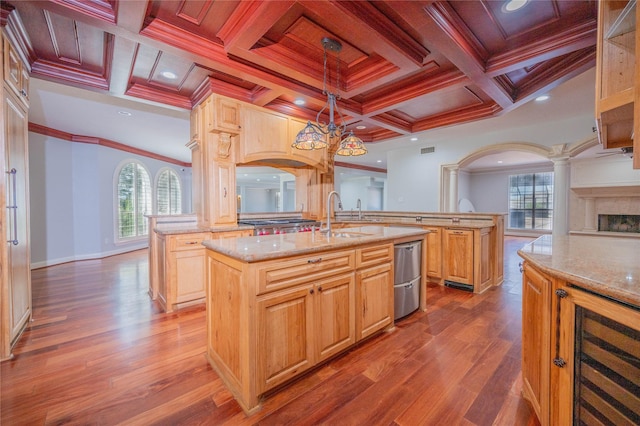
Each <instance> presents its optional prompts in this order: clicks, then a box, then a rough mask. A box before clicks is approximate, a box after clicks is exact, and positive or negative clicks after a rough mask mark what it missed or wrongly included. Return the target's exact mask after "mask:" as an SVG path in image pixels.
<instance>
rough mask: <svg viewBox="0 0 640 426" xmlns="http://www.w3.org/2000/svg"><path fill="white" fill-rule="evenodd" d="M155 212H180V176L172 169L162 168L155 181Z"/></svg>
mask: <svg viewBox="0 0 640 426" xmlns="http://www.w3.org/2000/svg"><path fill="white" fill-rule="evenodd" d="M156 212H157V213H158V214H180V213H182V189H181V187H180V178H179V177H178V174H177V173H176V172H175V171H173V170H172V169H169V168H167V169H163V170H161V171H160V173H159V174H158V181H157V183H156Z"/></svg>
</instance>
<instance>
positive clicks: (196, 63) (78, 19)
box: [2, 0, 596, 142]
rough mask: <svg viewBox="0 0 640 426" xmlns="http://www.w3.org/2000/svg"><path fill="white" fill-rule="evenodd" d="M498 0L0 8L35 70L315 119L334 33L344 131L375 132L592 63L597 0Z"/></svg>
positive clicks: (119, 89) (368, 136)
mask: <svg viewBox="0 0 640 426" xmlns="http://www.w3.org/2000/svg"><path fill="white" fill-rule="evenodd" d="M504 3H505V1H494V0H475V1H459V0H458V1H441V2H433V1H419V0H415V1H395V0H394V1H289V0H283V1H279V0H274V1H251V0H242V1H233V0H180V1H177V0H176V1H157V0H156V1H124V0H108V1H107V0H84V1H80V0H51V1H24V0H21V1H15V0H10V1H9V2H3V5H2V8H3V19H7V16H8V12H9V11H11V10H12V9H13V8H15V10H16V11H17V15H18V16H19V20H16V21H15V23H13V25H16V27H17V31H15V33H16V34H18V35H19V37H20V38H21V40H20V43H22V44H23V46H24V47H25V50H26V52H27V53H28V58H27V59H28V61H29V63H30V64H31V75H32V76H33V77H36V78H40V79H45V80H51V81H54V82H58V83H63V84H66V85H72V86H76V87H80V88H85V89H90V90H94V91H98V92H103V93H109V94H111V95H114V96H118V97H127V98H130V99H135V100H141V101H144V102H153V103H160V104H163V105H169V106H171V107H175V108H180V109H191V107H192V106H193V105H195V104H197V103H198V102H199V101H200V100H201V99H202V98H203V97H204V96H206V95H207V94H208V93H211V92H213V93H218V94H221V95H225V96H229V97H232V98H236V99H239V100H242V101H245V102H249V103H252V104H255V105H260V106H263V107H265V108H268V109H271V110H274V111H279V112H283V113H286V114H290V115H294V116H297V117H303V118H308V119H315V117H316V114H317V112H318V111H319V110H320V109H321V108H322V107H323V106H324V104H325V101H326V96H324V95H323V93H322V89H323V49H322V44H321V39H322V38H323V37H330V38H332V39H335V40H337V41H339V42H340V43H341V44H342V46H343V47H342V50H341V52H340V53H339V54H338V55H336V54H334V53H333V52H329V58H328V62H327V64H328V67H329V71H330V72H329V86H330V89H331V90H337V91H338V93H339V94H340V96H341V98H340V100H339V101H338V105H339V107H340V109H341V111H342V113H343V115H344V117H345V119H346V121H347V122H348V123H349V127H348V128H349V130H354V132H355V133H356V134H357V135H358V136H359V137H361V138H362V139H363V140H364V141H366V142H377V141H382V140H387V139H390V138H394V137H398V136H402V135H408V134H411V133H415V132H420V131H423V130H428V129H433V128H438V127H443V126H450V125H453V124H458V123H463V122H469V121H474V120H478V119H481V118H486V117H490V116H494V115H498V114H501V113H504V112H507V111H510V110H512V109H514V108H516V107H518V106H520V105H522V104H523V103H526V102H527V101H529V100H531V99H532V98H533V97H535V96H537V95H538V94H541V93H545V92H547V91H549V90H550V89H552V88H554V87H555V86H557V85H559V84H560V83H562V82H564V81H566V80H568V79H570V78H572V77H574V76H576V75H578V74H580V73H582V72H583V71H585V70H587V69H589V68H591V67H593V65H594V64H595V42H596V2H595V1H556V0H535V1H534V0H530V1H529V2H528V3H527V4H526V5H525V7H523V8H522V9H520V10H518V11H515V12H511V13H507V12H505V11H504V10H503V6H504ZM14 15H15V14H14ZM338 66H339V72H338ZM338 79H339V82H340V86H339V88H338V89H335V85H336V84H337V81H338ZM296 100H303V101H304V102H305V103H304V105H296V104H294V101H296ZM325 120H326V118H325ZM363 127H364V128H363Z"/></svg>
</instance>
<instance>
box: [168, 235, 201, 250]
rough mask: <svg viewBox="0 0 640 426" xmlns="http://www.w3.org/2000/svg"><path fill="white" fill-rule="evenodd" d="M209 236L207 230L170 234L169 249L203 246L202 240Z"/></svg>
mask: <svg viewBox="0 0 640 426" xmlns="http://www.w3.org/2000/svg"><path fill="white" fill-rule="evenodd" d="M210 238H211V233H209V232H199V233H195V234H183V235H172V236H170V237H169V238H168V239H169V250H170V251H175V250H195V249H201V248H203V246H202V242H203V241H204V240H208V239H210Z"/></svg>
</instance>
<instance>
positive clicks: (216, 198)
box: [205, 161, 237, 225]
mask: <svg viewBox="0 0 640 426" xmlns="http://www.w3.org/2000/svg"><path fill="white" fill-rule="evenodd" d="M209 172H210V177H211V178H212V179H213V181H210V182H209V189H210V192H209V194H208V195H207V196H206V197H205V203H207V204H208V208H207V209H206V211H207V212H208V213H209V218H210V219H209V224H210V225H220V224H235V223H236V222H237V212H236V206H237V200H236V166H235V164H233V163H230V162H226V161H225V162H222V161H218V162H215V163H213V164H210V165H209Z"/></svg>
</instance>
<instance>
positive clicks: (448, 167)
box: [440, 138, 598, 233]
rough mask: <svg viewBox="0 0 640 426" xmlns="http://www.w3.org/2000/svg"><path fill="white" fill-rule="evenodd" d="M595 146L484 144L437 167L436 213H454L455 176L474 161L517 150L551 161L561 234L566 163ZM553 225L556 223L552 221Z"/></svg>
mask: <svg viewBox="0 0 640 426" xmlns="http://www.w3.org/2000/svg"><path fill="white" fill-rule="evenodd" d="M597 144H598V140H597V139H596V138H589V139H587V140H583V141H579V142H576V143H575V144H572V145H569V144H558V145H553V146H544V145H539V144H533V143H528V142H508V143H501V144H494V145H487V146H485V147H482V148H480V149H478V150H476V151H473V152H471V153H470V154H468V155H466V156H465V157H463V158H461V159H460V161H458V162H457V163H454V164H442V165H441V166H440V182H441V185H440V211H442V212H457V211H459V209H458V202H459V199H458V198H459V197H458V180H459V179H458V174H459V172H460V171H461V170H464V169H465V167H467V166H468V165H469V164H471V163H473V162H474V161H476V160H478V159H480V158H483V157H486V156H489V155H494V154H496V153H504V152H507V151H520V152H526V153H530V154H534V155H537V156H540V157H542V158H545V159H548V160H550V161H552V162H553V168H554V175H555V176H556V189H557V190H556V191H555V192H554V206H555V208H557V213H558V214H557V215H554V232H555V230H556V229H557V230H558V231H559V232H561V233H565V232H566V219H567V197H568V196H567V194H568V190H569V176H568V174H569V167H568V160H569V158H571V157H574V156H576V155H578V154H579V153H581V152H583V151H585V150H587V149H589V148H591V147H593V146H594V145H597ZM556 217H557V218H558V219H557V222H556V219H555V218H556Z"/></svg>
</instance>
